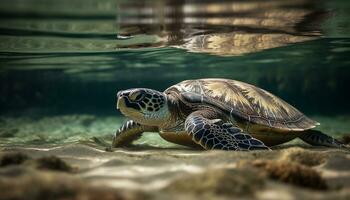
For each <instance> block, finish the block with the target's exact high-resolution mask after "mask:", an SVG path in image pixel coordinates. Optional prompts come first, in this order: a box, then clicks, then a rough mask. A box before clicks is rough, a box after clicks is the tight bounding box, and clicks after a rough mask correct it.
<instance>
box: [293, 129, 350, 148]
mask: <svg viewBox="0 0 350 200" xmlns="http://www.w3.org/2000/svg"><path fill="white" fill-rule="evenodd" d="M299 138H300V139H302V140H303V141H304V142H306V143H308V144H311V145H314V146H326V147H335V148H348V147H346V145H345V144H343V143H342V142H340V141H338V140H336V139H334V138H332V137H331V136H328V135H326V134H324V133H322V132H321V131H317V130H307V131H304V132H303V134H302V135H301V136H299Z"/></svg>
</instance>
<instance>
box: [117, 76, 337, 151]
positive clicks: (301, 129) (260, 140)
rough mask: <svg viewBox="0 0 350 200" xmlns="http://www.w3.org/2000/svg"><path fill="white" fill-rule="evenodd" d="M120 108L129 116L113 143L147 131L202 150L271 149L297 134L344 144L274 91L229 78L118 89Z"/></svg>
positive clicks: (328, 143) (313, 142)
mask: <svg viewBox="0 0 350 200" xmlns="http://www.w3.org/2000/svg"><path fill="white" fill-rule="evenodd" d="M117 98H118V100H117V109H119V110H120V111H121V113H122V114H123V115H125V116H126V117H128V118H130V119H131V120H129V121H127V122H126V123H125V124H124V125H122V126H121V127H120V128H119V129H118V130H117V132H116V135H115V137H114V139H113V145H112V146H113V147H120V146H125V145H128V144H130V143H131V142H132V141H134V140H136V139H138V138H139V137H140V136H141V135H142V133H143V132H159V134H160V136H161V137H162V138H164V139H165V140H167V141H169V142H173V143H176V144H180V145H185V146H191V147H201V148H204V149H223V150H253V149H269V147H270V146H274V145H277V144H281V143H284V142H287V141H290V140H292V139H294V138H296V137H299V138H300V139H302V140H303V141H305V142H306V143H309V144H311V145H320V146H328V147H342V146H343V144H342V143H341V142H339V141H337V140H335V139H334V138H332V137H330V136H327V135H325V134H323V133H321V132H320V131H316V130H310V129H312V128H314V127H316V125H318V124H319V123H317V122H316V121H314V120H312V119H310V118H308V117H306V116H305V115H304V114H303V113H301V112H300V111H298V110H297V109H296V108H294V107H293V106H291V105H289V104H288V103H286V102H285V101H283V100H282V99H280V98H278V97H276V96H274V95H273V94H271V93H269V92H267V91H265V90H263V89H261V88H258V87H256V86H253V85H250V84H248V83H244V82H240V81H236V80H229V79H198V80H186V81H182V82H180V83H178V84H176V85H173V86H171V87H169V88H168V89H166V90H165V91H164V92H159V91H156V90H152V89H146V88H134V89H128V90H124V91H119V92H118V94H117Z"/></svg>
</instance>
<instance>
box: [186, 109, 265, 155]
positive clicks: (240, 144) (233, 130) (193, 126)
mask: <svg viewBox="0 0 350 200" xmlns="http://www.w3.org/2000/svg"><path fill="white" fill-rule="evenodd" d="M185 130H186V131H187V133H188V134H190V135H191V136H192V139H193V140H194V141H195V142H196V143H198V144H200V145H201V146H202V147H203V148H205V149H222V150H258V149H269V148H268V147H267V146H266V145H265V144H264V143H263V142H261V141H260V140H258V139H255V138H253V137H251V136H250V135H249V134H246V133H244V132H243V130H242V129H240V128H239V127H237V126H235V125H233V124H232V123H223V121H222V120H221V119H220V118H217V114H215V112H212V111H207V110H203V111H196V112H194V113H192V114H190V115H189V116H188V117H187V119H186V122H185Z"/></svg>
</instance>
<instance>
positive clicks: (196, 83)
mask: <svg viewBox="0 0 350 200" xmlns="http://www.w3.org/2000/svg"><path fill="white" fill-rule="evenodd" d="M174 90H175V91H176V92H178V93H180V94H181V93H185V92H190V93H194V94H196V95H197V96H199V95H200V97H201V102H202V103H206V104H210V105H213V106H216V107H219V108H220V109H221V110H223V111H224V112H226V113H227V114H229V115H230V116H231V117H233V118H240V119H243V120H245V121H249V122H251V123H255V124H258V125H263V126H268V127H271V128H277V129H281V130H287V131H303V130H306V129H310V128H314V127H315V126H316V125H318V123H317V122H315V121H313V120H311V119H310V118H308V117H306V116H305V115H304V114H303V113H301V112H300V111H299V110H297V109H296V108H294V107H293V106H291V105H290V104H288V103H287V102H285V101H283V100H282V99H280V98H278V97H276V96H275V95H273V94H271V93H269V92H267V91H265V90H263V89H261V88H258V87H256V86H253V85H250V84H247V83H243V82H240V81H235V80H229V79H198V80H187V81H182V82H180V83H178V84H176V85H174V86H171V87H170V88H168V89H167V90H166V91H165V93H167V92H170V91H174Z"/></svg>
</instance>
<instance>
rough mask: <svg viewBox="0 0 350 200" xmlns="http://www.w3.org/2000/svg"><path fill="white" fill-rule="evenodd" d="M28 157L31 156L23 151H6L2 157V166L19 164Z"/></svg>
mask: <svg viewBox="0 0 350 200" xmlns="http://www.w3.org/2000/svg"><path fill="white" fill-rule="evenodd" d="M28 159H29V157H28V156H27V155H26V154H23V153H6V154H3V155H2V156H1V157H0V167H5V166H8V165H19V164H22V163H23V162H24V161H26V160H28Z"/></svg>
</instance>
